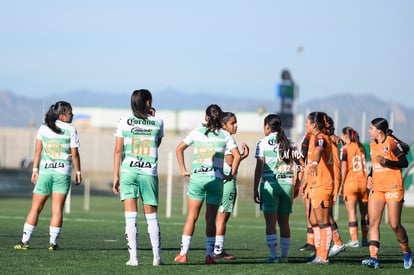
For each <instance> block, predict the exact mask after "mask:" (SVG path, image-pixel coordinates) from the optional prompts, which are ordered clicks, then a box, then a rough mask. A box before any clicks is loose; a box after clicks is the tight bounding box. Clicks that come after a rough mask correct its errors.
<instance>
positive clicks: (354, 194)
mask: <svg viewBox="0 0 414 275" xmlns="http://www.w3.org/2000/svg"><path fill="white" fill-rule="evenodd" d="M344 201H362V202H368V189H367V183H366V181H347V182H345V184H344Z"/></svg>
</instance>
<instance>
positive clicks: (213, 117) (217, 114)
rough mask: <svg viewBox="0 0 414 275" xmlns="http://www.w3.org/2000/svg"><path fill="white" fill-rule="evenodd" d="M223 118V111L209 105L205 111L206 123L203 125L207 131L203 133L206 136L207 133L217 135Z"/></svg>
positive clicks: (214, 105) (215, 105) (216, 106)
mask: <svg viewBox="0 0 414 275" xmlns="http://www.w3.org/2000/svg"><path fill="white" fill-rule="evenodd" d="M222 116H223V111H222V110H221V108H220V106H218V105H217V104H211V105H209V106H208V107H207V109H206V118H207V123H205V124H204V127H206V128H207V131H206V132H205V133H204V134H205V135H208V133H210V132H212V133H214V134H216V135H217V133H216V131H217V130H219V129H220V128H221V119H222Z"/></svg>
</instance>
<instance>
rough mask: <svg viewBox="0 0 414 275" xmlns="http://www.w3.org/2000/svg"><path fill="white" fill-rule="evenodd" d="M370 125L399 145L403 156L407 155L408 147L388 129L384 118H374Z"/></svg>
mask: <svg viewBox="0 0 414 275" xmlns="http://www.w3.org/2000/svg"><path fill="white" fill-rule="evenodd" d="M371 124H372V125H373V126H374V127H375V128H377V129H378V130H381V131H382V132H383V133H384V135H385V136H390V137H392V138H394V139H395V140H396V141H397V142H398V143H399V144H400V145H401V148H402V150H403V152H404V154H407V153H408V151H410V146H409V145H408V144H407V143H405V142H404V141H402V140H400V139H399V138H397V137H396V136H395V135H394V134H393V131H392V130H391V129H389V128H388V121H387V120H386V119H385V118H382V117H379V118H375V119H373V120H372V121H371Z"/></svg>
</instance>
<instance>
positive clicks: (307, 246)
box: [299, 243, 315, 251]
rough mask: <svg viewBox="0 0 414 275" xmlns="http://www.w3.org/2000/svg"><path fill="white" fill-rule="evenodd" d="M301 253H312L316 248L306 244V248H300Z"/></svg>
mask: <svg viewBox="0 0 414 275" xmlns="http://www.w3.org/2000/svg"><path fill="white" fill-rule="evenodd" d="M299 250H300V251H312V250H315V246H314V245H311V244H308V243H306V244H305V245H304V246H302V247H301V248H299Z"/></svg>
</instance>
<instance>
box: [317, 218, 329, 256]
mask: <svg viewBox="0 0 414 275" xmlns="http://www.w3.org/2000/svg"><path fill="white" fill-rule="evenodd" d="M320 230H321V254H320V255H319V256H320V257H321V258H322V259H324V260H327V259H328V253H329V247H330V246H331V241H332V227H331V225H330V224H321V225H320Z"/></svg>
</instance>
